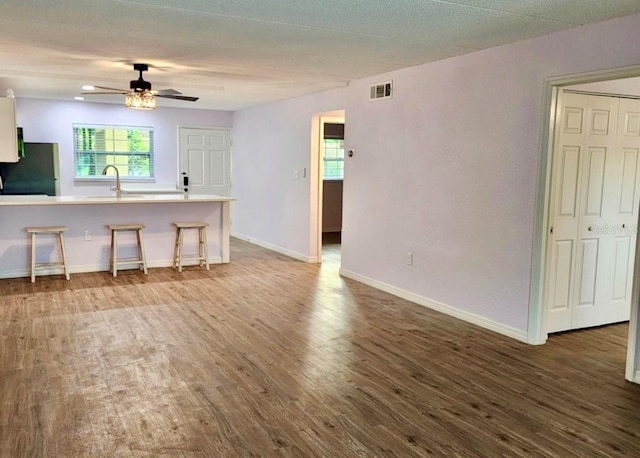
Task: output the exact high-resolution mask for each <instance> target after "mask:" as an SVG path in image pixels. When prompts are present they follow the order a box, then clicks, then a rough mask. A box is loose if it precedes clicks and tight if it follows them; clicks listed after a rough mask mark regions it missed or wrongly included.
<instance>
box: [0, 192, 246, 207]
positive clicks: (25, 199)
mask: <svg viewBox="0 0 640 458" xmlns="http://www.w3.org/2000/svg"><path fill="white" fill-rule="evenodd" d="M235 200H236V199H235V198H234V197H226V196H217V195H204V194H197V195H188V196H184V195H174V194H164V195H162V194H154V195H140V196H132V195H123V196H122V197H115V196H0V206H12V207H15V206H36V205H113V204H118V205H121V204H163V203H210V202H233V201H235Z"/></svg>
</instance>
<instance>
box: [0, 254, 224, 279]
mask: <svg viewBox="0 0 640 458" xmlns="http://www.w3.org/2000/svg"><path fill="white" fill-rule="evenodd" d="M196 264H197V263H196V262H189V263H183V264H182V266H183V267H189V266H195V265H196ZM209 264H222V258H221V257H220V256H217V257H213V258H209ZM172 266H173V263H172V262H171V259H167V260H164V259H161V260H158V261H151V262H147V268H149V269H152V268H156V267H172ZM138 268H139V266H138V264H131V265H130V266H128V265H126V264H125V265H122V266H118V270H129V269H138ZM108 271H109V265H108V264H105V265H101V264H93V265H83V266H69V273H70V274H81V273H87V272H108ZM62 274H63V270H62V267H51V268H48V269H39V270H38V275H62ZM29 276H31V271H30V270H29V269H25V270H14V271H4V272H0V278H23V277H29Z"/></svg>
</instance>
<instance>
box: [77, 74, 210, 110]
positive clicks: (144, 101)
mask: <svg viewBox="0 0 640 458" xmlns="http://www.w3.org/2000/svg"><path fill="white" fill-rule="evenodd" d="M133 69H134V70H135V71H137V72H140V74H139V76H138V79H137V80H132V81H131V82H129V90H125V89H116V88H112V87H104V86H93V87H94V88H95V89H101V90H102V91H109V92H96V91H91V92H83V94H97V95H107V94H111V95H113V94H121V95H124V96H125V99H124V104H125V106H126V107H127V108H136V109H141V110H153V109H155V108H156V97H161V98H164V99H175V100H185V101H187V102H195V101H196V100H198V97H189V96H186V95H182V93H181V92H178V91H176V90H175V89H163V90H160V91H154V90H151V83H150V82H148V81H145V80H144V79H143V78H142V72H146V71H147V70H149V65H148V64H133Z"/></svg>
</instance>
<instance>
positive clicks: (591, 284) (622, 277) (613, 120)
mask: <svg viewBox="0 0 640 458" xmlns="http://www.w3.org/2000/svg"><path fill="white" fill-rule="evenodd" d="M559 107H560V108H559V117H558V121H559V122H558V126H557V133H556V141H555V147H554V159H553V171H552V196H551V218H550V223H551V224H550V226H551V227H550V232H551V236H550V247H549V248H550V250H549V258H548V259H549V260H550V262H549V265H548V267H547V285H548V287H547V307H548V313H547V331H548V332H557V331H563V330H568V329H578V328H584V327H590V326H598V325H602V324H608V323H615V322H619V321H625V320H628V319H629V311H630V296H631V283H632V282H631V276H632V275H633V259H634V253H635V231H636V227H635V224H636V220H637V214H636V209H637V207H638V200H639V199H640V187H639V186H638V181H639V180H638V176H639V172H640V167H639V164H638V162H639V150H640V102H638V101H636V100H628V99H619V98H613V97H599V96H589V95H582V94H571V93H563V94H562V95H561V100H560V103H559Z"/></svg>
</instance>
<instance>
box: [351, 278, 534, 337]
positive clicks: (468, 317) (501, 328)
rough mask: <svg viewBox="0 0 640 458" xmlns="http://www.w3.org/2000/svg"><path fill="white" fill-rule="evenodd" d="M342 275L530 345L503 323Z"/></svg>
mask: <svg viewBox="0 0 640 458" xmlns="http://www.w3.org/2000/svg"><path fill="white" fill-rule="evenodd" d="M340 275H341V276H343V277H346V278H350V279H352V280H356V281H358V282H360V283H364V284H365V285H369V286H372V287H374V288H376V289H379V290H382V291H385V292H387V293H389V294H393V295H394V296H398V297H401V298H403V299H406V300H408V301H411V302H415V303H416V304H418V305H422V306H424V307H427V308H430V309H433V310H436V311H437V312H441V313H444V314H446V315H450V316H452V317H454V318H458V319H460V320H463V321H466V322H468V323H471V324H475V325H477V326H480V327H481V328H485V329H489V330H490V331H494V332H497V333H499V334H502V335H505V336H507V337H511V338H512V339H516V340H519V341H521V342H524V343H528V336H527V332H526V331H522V330H520V329H516V328H512V327H511V326H506V325H504V324H502V323H498V322H496V321H493V320H490V319H488V318H484V317H481V316H479V315H476V314H474V313H470V312H466V311H464V310H460V309H459V308H456V307H453V306H451V305H447V304H443V303H442V302H438V301H434V300H432V299H429V298H427V297H423V296H419V295H417V294H415V293H412V292H410V291H406V290H403V289H400V288H397V287H395V286H392V285H389V284H387V283H383V282H381V281H378V280H374V279H372V278H369V277H365V276H364V275H360V274H357V273H355V272H350V271H348V270H344V269H340Z"/></svg>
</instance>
